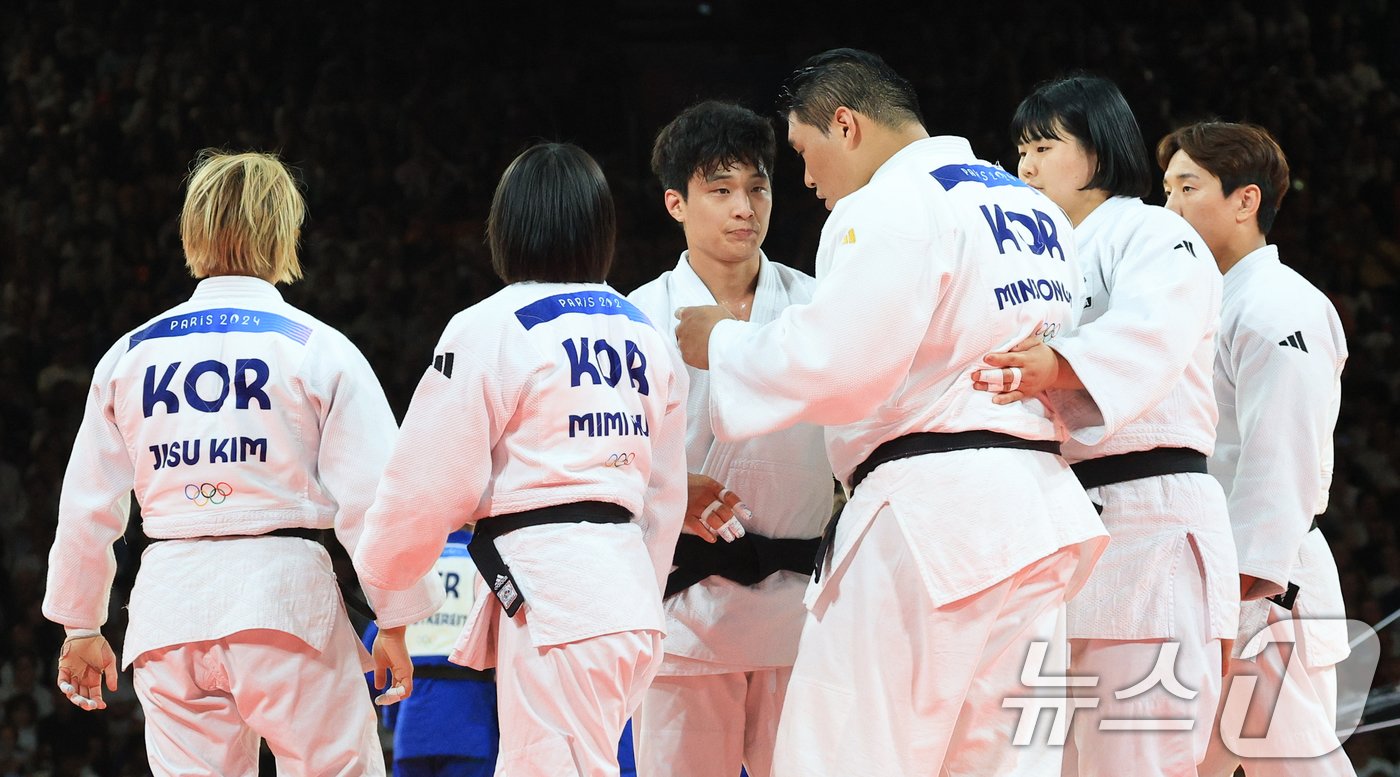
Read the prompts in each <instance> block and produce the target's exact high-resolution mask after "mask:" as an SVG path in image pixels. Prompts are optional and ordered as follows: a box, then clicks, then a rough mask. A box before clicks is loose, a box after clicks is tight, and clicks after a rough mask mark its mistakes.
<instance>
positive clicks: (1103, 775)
mask: <svg viewBox="0 0 1400 777" xmlns="http://www.w3.org/2000/svg"><path fill="white" fill-rule="evenodd" d="M1187 558H1188V559H1192V560H1195V558H1196V557H1195V554H1194V553H1188V555H1187ZM1173 580H1174V583H1173V585H1174V591H1173V597H1172V601H1173V612H1174V613H1175V615H1174V618H1173V621H1174V623H1175V625H1176V627H1177V632H1178V634H1179V636H1178V637H1177V639H1175V640H1142V641H1135V640H1112V639H1071V640H1070V641H1069V644H1070V670H1071V673H1072V674H1074V675H1076V676H1080V677H1097V678H1098V684H1097V685H1095V686H1093V687H1083V688H1075V689H1074V695H1075V696H1076V697H1080V698H1097V699H1098V704H1097V706H1096V707H1092V708H1090V707H1086V708H1081V709H1079V710H1077V711H1076V712H1075V715H1074V722H1073V725H1072V727H1071V733H1070V738H1069V739H1068V740H1067V741H1066V744H1065V768H1064V775H1065V777H1120V776H1121V775H1122V774H1124V769H1125V768H1130V771H1131V772H1132V774H1134V775H1141V776H1142V777H1196V775H1197V769H1196V764H1198V763H1200V762H1201V759H1202V758H1204V757H1205V753H1206V745H1207V743H1208V742H1209V739H1210V730H1211V726H1210V721H1211V718H1212V716H1213V714H1214V710H1215V708H1216V705H1217V703H1218V701H1219V699H1220V686H1221V663H1220V662H1221V655H1220V650H1221V641H1220V640H1219V639H1214V638H1210V637H1208V636H1207V634H1209V625H1208V623H1207V620H1208V616H1207V615H1206V608H1205V605H1204V602H1205V587H1204V573H1203V572H1202V570H1201V567H1200V564H1199V562H1197V563H1195V564H1192V565H1190V566H1189V567H1188V568H1187V569H1183V570H1181V571H1180V572H1179V573H1178V574H1176V575H1174V576H1173ZM1172 643H1175V644H1176V645H1178V647H1176V648H1171V647H1170V644H1172ZM1173 649H1175V650H1176V654H1175V657H1174V660H1172V661H1168V662H1165V666H1164V667H1163V668H1162V669H1161V670H1160V672H1162V673H1165V674H1166V675H1168V676H1165V677H1163V679H1162V680H1160V681H1153V682H1149V683H1146V685H1149V686H1150V687H1147V688H1140V687H1139V686H1142V685H1144V681H1145V680H1146V679H1147V678H1148V677H1149V676H1150V675H1152V674H1153V671H1154V668H1156V667H1158V666H1159V663H1158V662H1159V658H1161V657H1163V656H1165V657H1166V658H1168V659H1171V658H1173V657H1172V656H1171V654H1170V651H1171V650H1173ZM1176 683H1179V685H1177V684H1176ZM1139 691H1140V692H1139ZM1123 692H1131V695H1128V696H1126V697H1125V698H1122V699H1120V698H1117V696H1116V694H1118V693H1123ZM1186 695H1191V696H1192V698H1190V699H1186V698H1181V697H1182V696H1186ZM1106 721H1107V723H1105V722H1106ZM1115 721H1137V723H1130V724H1126V725H1130V726H1131V725H1137V726H1142V727H1143V728H1141V729H1135V730H1122V729H1117V728H1115V727H1116V726H1123V725H1125V724H1123V723H1121V722H1115ZM1162 721H1168V723H1166V724H1165V725H1171V724H1170V722H1169V721H1188V722H1189V723H1190V727H1189V728H1186V729H1185V730H1177V729H1171V730H1156V729H1155V728H1152V726H1153V724H1154V722H1156V723H1157V724H1159V725H1160V724H1161V722H1162ZM1105 727H1107V730H1105ZM1129 765H1130V767H1129Z"/></svg>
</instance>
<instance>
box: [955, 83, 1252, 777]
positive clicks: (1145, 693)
mask: <svg viewBox="0 0 1400 777" xmlns="http://www.w3.org/2000/svg"><path fill="white" fill-rule="evenodd" d="M1011 134H1012V138H1013V139H1014V141H1015V142H1016V144H1017V147H1018V149H1019V152H1020V164H1019V173H1020V177H1021V180H1023V181H1024V182H1026V183H1028V184H1030V185H1031V186H1033V187H1035V188H1036V189H1039V190H1041V191H1043V192H1044V193H1045V194H1046V195H1048V196H1049V197H1050V199H1051V200H1053V201H1054V202H1055V203H1056V204H1057V205H1059V206H1060V207H1061V208H1062V209H1064V211H1065V213H1066V215H1068V216H1069V218H1070V221H1071V222H1072V223H1073V224H1074V240H1075V243H1076V244H1077V246H1078V251H1079V266H1080V270H1081V271H1082V272H1083V273H1084V278H1085V285H1084V291H1083V294H1084V298H1083V300H1082V302H1081V303H1080V306H1081V318H1080V325H1079V327H1078V328H1077V329H1076V330H1074V331H1072V332H1070V333H1069V334H1067V335H1064V336H1060V337H1057V338H1054V339H1052V340H1049V341H1048V342H1046V343H1039V341H1037V344H1035V345H1034V346H1030V345H1029V344H1023V345H1022V346H1018V348H1024V350H1018V351H1013V352H1011V353H1007V354H993V355H992V356H990V357H988V359H987V362H988V364H991V365H992V366H994V367H1000V368H1002V370H1001V371H1002V372H1003V373H1005V372H1007V371H1011V372H1013V373H1014V372H1017V371H1019V372H1020V373H1021V374H1020V377H1021V380H1020V386H1019V390H1017V391H1009V392H1002V394H1001V396H998V397H997V398H996V401H997V402H1008V401H1015V400H1017V399H1022V398H1029V397H1032V396H1035V395H1037V394H1039V393H1040V392H1042V391H1044V390H1046V389H1056V390H1055V391H1051V392H1050V393H1049V394H1048V395H1047V396H1046V398H1047V399H1048V401H1049V402H1050V404H1051V405H1052V406H1053V407H1055V409H1056V410H1057V411H1058V412H1059V416H1060V418H1061V419H1063V421H1064V422H1065V424H1066V426H1067V427H1068V428H1069V432H1070V440H1069V442H1067V443H1066V444H1065V446H1064V455H1065V458H1066V459H1068V460H1069V461H1070V462H1071V464H1072V465H1073V467H1074V470H1075V473H1076V474H1077V475H1078V476H1079V479H1080V481H1081V483H1082V484H1083V485H1084V487H1085V488H1086V489H1087V490H1088V493H1089V497H1090V499H1091V500H1093V502H1094V503H1095V504H1096V505H1098V506H1100V507H1101V509H1102V517H1103V522H1104V525H1105V526H1106V527H1107V528H1108V532H1109V535H1110V537H1112V541H1111V542H1110V543H1109V545H1108V549H1107V550H1106V551H1105V552H1104V555H1103V558H1101V559H1099V563H1098V566H1097V567H1096V568H1095V569H1094V572H1093V573H1092V574H1091V575H1090V577H1089V581H1088V583H1086V585H1085V587H1084V590H1083V591H1082V592H1081V593H1080V594H1079V596H1078V597H1077V598H1075V599H1073V600H1072V601H1070V602H1069V604H1068V624H1067V625H1068V636H1069V641H1070V665H1071V667H1072V668H1073V671H1074V673H1075V674H1076V675H1085V676H1093V677H1097V678H1098V681H1097V684H1096V685H1095V686H1093V687H1092V688H1088V687H1086V688H1079V689H1076V693H1077V694H1080V695H1087V696H1089V697H1091V698H1092V699H1093V700H1094V702H1095V703H1094V704H1093V705H1089V706H1088V707H1086V708H1083V709H1080V710H1079V711H1078V712H1077V713H1076V715H1075V718H1074V729H1073V732H1072V737H1073V738H1072V740H1071V742H1070V743H1069V747H1068V750H1067V754H1066V758H1067V763H1068V764H1069V766H1068V767H1067V770H1066V774H1078V775H1082V776H1083V777H1097V776H1099V775H1117V774H1121V773H1122V771H1123V768H1124V764H1128V763H1131V764H1133V772H1134V773H1136V774H1152V775H1162V776H1163V777H1185V776H1186V775H1191V776H1192V777H1194V775H1195V774H1196V764H1197V763H1199V762H1200V760H1201V759H1202V758H1203V757H1204V755H1205V749H1206V744H1207V743H1208V741H1209V734H1210V723H1211V721H1212V720H1213V715H1214V712H1215V703H1216V699H1217V698H1219V694H1220V683H1221V646H1222V643H1224V644H1228V640H1230V639H1232V638H1233V637H1234V635H1235V629H1236V622H1237V619H1238V615H1239V598H1238V592H1237V591H1236V590H1235V589H1236V586H1235V580H1236V579H1237V576H1238V572H1237V569H1236V561H1235V546H1234V539H1233V536H1232V534H1231V530H1230V523H1229V518H1228V516H1227V515H1226V510H1225V496H1224V493H1223V492H1222V491H1221V489H1220V485H1219V483H1217V482H1216V481H1215V479H1214V478H1212V477H1210V475H1208V474H1206V456H1207V455H1209V454H1210V453H1211V451H1212V449H1213V448H1214V446H1215V423H1216V418H1217V411H1216V405H1215V396H1214V393H1213V388H1212V385H1211V369H1212V364H1213V360H1214V354H1215V332H1216V329H1217V328H1218V327H1219V321H1220V274H1219V273H1218V272H1217V271H1216V270H1215V266H1214V263H1213V262H1212V261H1211V257H1210V250H1209V248H1207V246H1206V244H1205V242H1204V241H1203V240H1201V238H1200V237H1199V236H1198V235H1197V234H1196V232H1195V230H1193V229H1192V228H1191V227H1190V225H1189V224H1187V223H1186V222H1185V221H1184V220H1183V219H1182V218H1181V217H1179V216H1177V215H1176V214H1175V213H1171V212H1170V211H1168V210H1166V209H1164V208H1160V207H1157V206H1155V205H1147V204H1145V203H1143V201H1142V200H1141V199H1140V198H1141V197H1144V196H1146V195H1147V194H1148V192H1149V191H1150V189H1151V187H1152V178H1151V175H1150V172H1149V171H1150V168H1149V166H1148V161H1147V153H1146V147H1145V146H1144V144H1143V141H1142V134H1141V132H1140V131H1139V130H1138V126H1137V121H1136V120H1135V119H1134V118H1133V114H1132V111H1131V110H1130V109H1129V108H1128V104H1127V101H1125V100H1124V99H1123V95H1122V94H1121V93H1119V91H1118V88H1117V87H1116V86H1114V85H1113V83H1112V82H1110V81H1107V80H1105V79H1102V78H1096V77H1092V76H1083V75H1080V76H1073V77H1070V78H1065V79H1061V80H1059V81H1054V82H1051V83H1047V84H1044V85H1042V86H1040V87H1039V88H1037V89H1036V90H1035V92H1034V93H1032V94H1031V95H1030V96H1029V97H1027V98H1026V99H1025V100H1023V101H1022V102H1021V105H1020V106H1019V107H1018V108H1017V109H1016V114H1015V117H1014V118H1013V119H1012V122H1011ZM988 372H992V373H995V372H997V370H983V371H981V372H980V373H975V374H974V380H975V381H979V382H978V387H979V388H987V387H988V386H987V383H986V382H981V381H983V380H984V379H985V378H986V377H987V376H986V375H985V373H988ZM1000 377H1002V378H1003V379H1004V380H1003V383H1004V384H1011V383H1013V382H1014V378H1015V375H1014V374H1013V375H1011V376H1010V377H1011V378H1012V380H1005V378H1007V377H1008V376H1007V375H1005V374H1003V375H1002V376H1000ZM990 383H992V384H995V383H996V381H995V378H993V380H992V381H990ZM1159 661H1164V662H1165V664H1164V665H1165V667H1166V668H1167V669H1166V671H1169V672H1172V674H1170V675H1169V676H1167V677H1164V678H1159V679H1160V682H1158V683H1156V686H1160V687H1155V686H1154V684H1153V683H1152V682H1147V683H1143V682H1142V681H1143V679H1144V678H1149V677H1153V673H1154V672H1155V671H1158V670H1157V667H1158V662H1159ZM1183 686H1184V688H1183ZM1169 720H1170V721H1179V720H1194V721H1196V723H1195V725H1194V726H1193V727H1192V728H1190V729H1187V730H1184V731H1183V730H1181V729H1180V728H1173V727H1171V726H1172V724H1165V725H1158V724H1157V723H1154V724H1153V725H1151V726H1149V727H1147V728H1144V727H1143V726H1144V724H1141V723H1132V722H1130V723H1127V724H1126V726H1127V727H1128V730H1122V729H1123V728H1124V725H1125V724H1123V721H1154V722H1160V721H1169ZM1115 727H1117V728H1118V729H1119V730H1114V728H1115ZM1134 727H1135V728H1134ZM1076 751H1077V755H1076ZM1076 757H1077V761H1076Z"/></svg>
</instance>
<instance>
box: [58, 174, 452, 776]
mask: <svg viewBox="0 0 1400 777" xmlns="http://www.w3.org/2000/svg"><path fill="white" fill-rule="evenodd" d="M303 212H304V204H303V201H302V196H301V193H300V192H299V191H298V190H297V187H296V184H295V183H294V182H293V181H292V178H291V176H290V175H289V174H288V172H287V170H286V168H284V167H283V166H282V164H281V163H280V162H279V161H277V159H276V158H275V157H272V156H269V155H264V154H236V155H231V154H224V153H220V152H205V153H204V154H202V155H201V156H200V158H199V160H198V163H197V164H196V166H195V168H194V170H193V172H191V174H190V177H189V182H188V191H187V192H186V196H185V204H184V209H183V211H182V213H181V214H180V237H181V240H182V242H183V244H184V249H185V263H186V265H187V266H188V267H189V269H190V272H191V273H192V274H193V275H194V276H195V277H196V278H200V279H202V280H201V281H200V282H199V285H198V287H197V288H196V289H195V292H194V295H193V296H192V297H191V298H190V299H189V301H187V302H183V303H181V304H180V305H177V306H176V307H174V308H172V309H170V310H168V311H166V312H165V313H162V314H160V315H159V316H157V317H156V318H154V319H152V320H151V321H149V322H147V323H145V324H143V325H142V326H141V327H140V328H138V329H137V330H135V331H133V332H131V333H129V334H127V335H126V336H124V337H122V338H121V339H120V340H119V341H118V342H117V343H116V344H115V345H113V346H112V348H111V350H109V351H108V352H107V354H106V355H105V356H103V357H102V360H101V361H100V362H99V363H98V365H97V368H96V370H95V372H94V375H93V380H92V387H91V389H90V390H89V392H88V398H87V408H86V410H85V413H84V417H83V422H82V426H81V428H80V429H79V431H78V438H77V441H76V442H75V443H74V445H73V453H72V458H71V459H70V461H69V465H68V472H67V474H66V475H65V477H64V482H63V493H62V496H61V498H60V503H59V517H58V529H57V533H56V535H55V537H54V544H53V548H52V549H51V550H50V552H49V572H48V588H47V591H46V592H45V596H44V605H43V611H44V615H45V616H46V617H48V618H49V619H50V620H52V621H54V622H56V623H60V624H62V625H63V626H64V627H65V628H66V630H67V634H68V636H67V639H66V640H65V641H64V643H63V648H62V654H61V655H60V657H59V664H58V684H59V688H60V689H62V690H63V692H64V694H65V695H67V697H68V698H69V700H71V701H72V702H73V703H74V704H78V705H79V706H82V707H83V708H85V709H93V708H101V707H102V706H104V703H103V701H102V680H103V679H105V680H106V684H107V688H108V690H115V688H116V679H117V667H116V661H115V659H114V657H113V655H112V650H111V648H110V647H109V646H108V645H107V641H106V639H105V638H104V637H103V636H102V635H101V633H100V631H99V629H100V627H101V625H102V624H103V623H104V622H105V621H106V618H107V611H108V598H109V596H110V594H111V586H112V578H113V574H114V573H115V570H116V564H115V561H114V556H113V552H112V544H113V543H114V542H115V541H116V540H117V539H118V538H120V537H121V536H122V534H123V532H124V530H125V527H126V522H127V515H128V507H129V504H130V493H131V491H132V490H133V489H134V490H135V493H136V498H137V501H138V502H139V503H140V505H141V529H142V531H143V532H144V533H145V534H146V536H147V537H149V538H150V539H151V544H150V546H149V547H148V548H147V550H146V552H145V554H144V555H143V557H142V559H141V568H140V572H139V573H138V574H137V577H136V583H135V585H134V587H133V588H132V591H131V601H130V602H129V603H128V610H129V617H130V625H129V627H128V629H127V633H126V643H125V650H124V651H123V652H124V656H123V665H128V664H130V665H132V666H133V667H134V669H133V682H134V683H135V688H136V693H137V696H138V697H139V698H140V701H141V706H142V709H143V710H144V711H145V717H146V750H147V755H148V756H149V759H150V767H151V772H152V773H153V774H156V775H174V774H181V775H184V774H218V775H253V774H256V773H257V766H258V749H259V744H258V743H259V738H260V737H261V738H264V739H266V740H267V744H268V746H269V748H270V749H271V750H272V752H273V753H274V754H275V755H276V757H277V767H278V772H279V773H280V774H290V775H361V774H380V775H382V774H384V756H383V752H382V750H381V749H380V745H379V737H378V732H377V730H376V724H375V716H374V710H373V707H372V706H371V704H370V700H369V696H368V695H367V694H366V693H365V688H364V684H363V681H362V680H361V675H362V673H363V672H364V671H367V669H368V668H370V666H371V664H370V662H369V656H368V655H366V654H365V652H364V649H363V648H362V647H361V645H360V643H359V640H358V639H357V638H356V634H355V630H354V628H353V627H352V626H351V624H350V620H349V618H348V617H347V615H346V612H345V608H344V605H343V603H342V600H341V596H340V592H339V590H338V589H337V586H336V580H335V574H334V573H333V571H332V568H331V559H330V557H329V555H328V554H327V553H326V549H325V547H324V546H323V545H321V544H320V542H318V541H317V540H318V539H319V535H320V533H321V530H323V529H328V528H334V530H335V534H336V538H337V539H338V540H339V541H340V542H341V543H342V544H343V545H344V546H345V548H346V549H347V550H349V551H353V550H354V549H355V548H356V547H357V546H358V545H359V543H360V541H361V538H362V531H363V528H364V524H363V518H364V512H365V510H366V509H367V508H368V507H369V505H370V503H371V501H372V500H373V497H374V488H375V484H376V483H377V482H378V479H379V474H380V472H381V471H382V470H383V468H384V464H385V461H386V460H387V458H388V453H387V451H388V449H389V448H390V447H391V446H392V444H393V440H394V436H395V433H396V429H395V425H394V416H393V413H392V412H391V411H390V410H389V404H388V402H387V401H386V400H385V398H384V392H383V390H382V389H381V388H380V387H379V381H378V380H377V379H376V378H375V376H374V372H373V371H372V370H371V369H370V366H369V364H368V363H366V361H365V360H364V357H363V356H361V355H360V352H359V351H358V350H357V349H356V348H355V347H354V345H352V344H351V343H350V341H349V340H347V339H346V338H345V337H344V336H343V335H341V334H340V333H339V332H337V331H336V330H335V329H332V328H331V327H329V326H327V325H326V324H324V323H322V322H320V321H317V320H316V319H314V318H312V317H311V316H309V315H307V314H306V313H303V312H302V311H300V310H298V309H296V308H294V307H292V306H291V305H288V304H287V303H286V302H284V301H282V297H281V295H280V294H278V292H277V290H276V288H275V286H274V284H276V283H288V282H291V281H293V280H295V279H297V278H298V277H300V275H301V268H300V264H299V263H298V260H297V252H296V244H297V238H298V235H299V233H300V229H301V223H302V216H303ZM422 578H423V576H422V575H419V576H418V577H416V578H414V579H412V580H405V581H404V584H403V585H402V586H400V587H401V588H403V589H405V590H404V591H403V592H400V593H392V592H387V591H384V590H381V589H378V588H375V587H374V586H373V585H366V586H365V590H366V593H367V594H368V596H369V599H370V602H371V603H372V605H373V607H374V609H375V611H376V612H377V613H378V616H379V621H378V623H379V626H380V627H381V633H380V636H379V639H378V640H377V641H376V643H375V650H374V653H375V656H374V662H373V667H374V669H375V672H376V678H377V679H378V680H379V685H380V687H383V684H384V679H385V678H384V676H383V672H384V670H385V669H386V668H388V669H391V670H392V671H393V677H394V684H393V686H392V687H391V688H390V689H389V690H388V691H387V692H386V694H385V695H384V696H383V697H381V703H383V702H392V701H393V700H395V699H399V698H403V697H405V696H407V695H408V694H409V693H410V692H411V690H412V664H411V663H410V661H409V657H408V654H407V652H406V650H405V646H404V627H405V625H406V624H408V623H412V622H413V621H416V620H419V619H421V618H423V617H426V616H427V615H430V614H431V613H432V612H434V611H435V610H436V609H437V608H438V606H439V605H440V604H441V603H442V593H441V591H440V589H439V587H438V586H437V585H436V580H432V581H429V580H425V579H422Z"/></svg>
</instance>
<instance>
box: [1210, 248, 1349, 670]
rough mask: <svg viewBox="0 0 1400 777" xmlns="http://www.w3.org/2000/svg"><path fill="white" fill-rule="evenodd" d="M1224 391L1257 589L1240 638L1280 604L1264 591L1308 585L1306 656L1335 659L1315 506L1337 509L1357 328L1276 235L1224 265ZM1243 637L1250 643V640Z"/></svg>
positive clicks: (1233, 485) (1329, 582)
mask: <svg viewBox="0 0 1400 777" xmlns="http://www.w3.org/2000/svg"><path fill="white" fill-rule="evenodd" d="M1224 284H1225V286H1224V300H1223V307H1222V310H1221V321H1220V337H1219V348H1218V349H1217V351H1216V358H1215V396H1216V399H1217V401H1218V402H1219V403H1220V426H1219V429H1218V434H1219V439H1218V441H1217V443H1216V447H1215V454H1214V455H1213V456H1211V458H1210V472H1211V474H1212V475H1214V476H1215V477H1216V478H1217V479H1218V480H1219V481H1220V484H1221V486H1222V487H1223V488H1224V489H1225V493H1226V495H1227V497H1228V498H1229V504H1230V523H1231V525H1232V527H1233V529H1234V535H1235V546H1236V548H1237V549H1238V551H1239V565H1240V572H1241V573H1243V574H1247V575H1252V576H1254V577H1257V578H1259V580H1258V582H1257V583H1256V584H1255V587H1254V588H1253V589H1252V590H1250V591H1248V592H1246V594H1245V596H1246V598H1247V599H1249V600H1250V601H1246V602H1245V603H1244V605H1243V609H1242V612H1241V628H1240V635H1239V638H1240V641H1241V643H1243V642H1244V641H1247V640H1248V639H1249V638H1250V637H1252V636H1254V634H1255V633H1257V632H1258V630H1259V629H1260V628H1262V627H1263V625H1264V623H1265V621H1266V620H1267V618H1268V610H1269V608H1271V607H1277V606H1278V605H1275V604H1273V603H1271V602H1268V601H1266V600H1263V599H1262V598H1261V597H1266V596H1272V595H1274V594H1278V593H1282V592H1283V591H1284V589H1285V588H1286V587H1287V586H1288V583H1289V582H1290V581H1291V582H1293V583H1296V584H1298V586H1299V589H1300V590H1299V593H1298V599H1297V602H1296V603H1295V604H1294V611H1295V612H1297V613H1298V615H1299V616H1300V618H1301V619H1302V620H1303V629H1304V630H1305V632H1306V636H1307V639H1306V640H1305V642H1304V644H1306V645H1307V653H1308V655H1307V656H1305V658H1306V660H1307V661H1308V663H1309V664H1310V665H1313V666H1324V665H1328V664H1335V663H1337V662H1338V661H1341V660H1342V659H1344V658H1346V656H1347V655H1349V654H1350V649H1349V648H1348V647H1347V631H1346V627H1345V625H1344V624H1341V623H1340V622H1337V621H1335V620H1334V621H1331V622H1328V621H1314V620H1311V618H1332V619H1338V618H1344V617H1345V616H1346V610H1345V606H1344V604H1343V602H1342V590H1341V582H1340V580H1339V579H1338V575H1337V564H1336V562H1335V561H1334V560H1333V559H1332V552H1331V550H1330V549H1329V548H1328V546H1327V540H1326V539H1325V538H1324V537H1323V536H1322V533H1321V532H1309V531H1308V528H1309V526H1310V525H1311V523H1312V520H1313V516H1316V515H1321V514H1322V513H1323V512H1325V511H1326V510H1327V491H1328V489H1329V488H1330V487H1331V485H1332V462H1333V454H1332V432H1333V430H1334V429H1335V427H1336V425H1337V412H1338V409H1339V407H1340V406H1341V400H1342V383H1341V378H1342V366H1343V365H1344V364H1345V363H1346V360H1347V343H1346V335H1345V333H1344V332H1343V331H1342V323H1341V320H1340V319H1339V318H1338V317H1337V311H1336V309H1335V308H1334V307H1333V306H1332V302H1331V301H1330V300H1328V299H1327V297H1326V296H1325V295H1324V294H1322V292H1320V291H1318V290H1317V289H1316V288H1315V287H1314V286H1313V285H1312V284H1311V283H1309V282H1308V281H1307V279H1305V278H1304V277H1303V276H1301V275H1299V274H1298V273H1297V272H1294V271H1293V270H1292V269H1291V268H1289V267H1287V266H1285V265H1283V264H1282V263H1281V262H1280V261H1279V258H1278V248H1277V247H1276V246H1271V245H1270V246H1265V247H1263V248H1260V249H1259V250H1257V251H1254V252H1253V253H1251V254H1249V255H1248V256H1246V257H1244V258H1243V259H1241V260H1240V261H1239V262H1238V263H1236V264H1235V265H1234V266H1233V267H1231V268H1230V270H1229V272H1227V273H1225V279H1224ZM1242 646H1243V645H1242V644H1241V647H1242Z"/></svg>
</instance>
